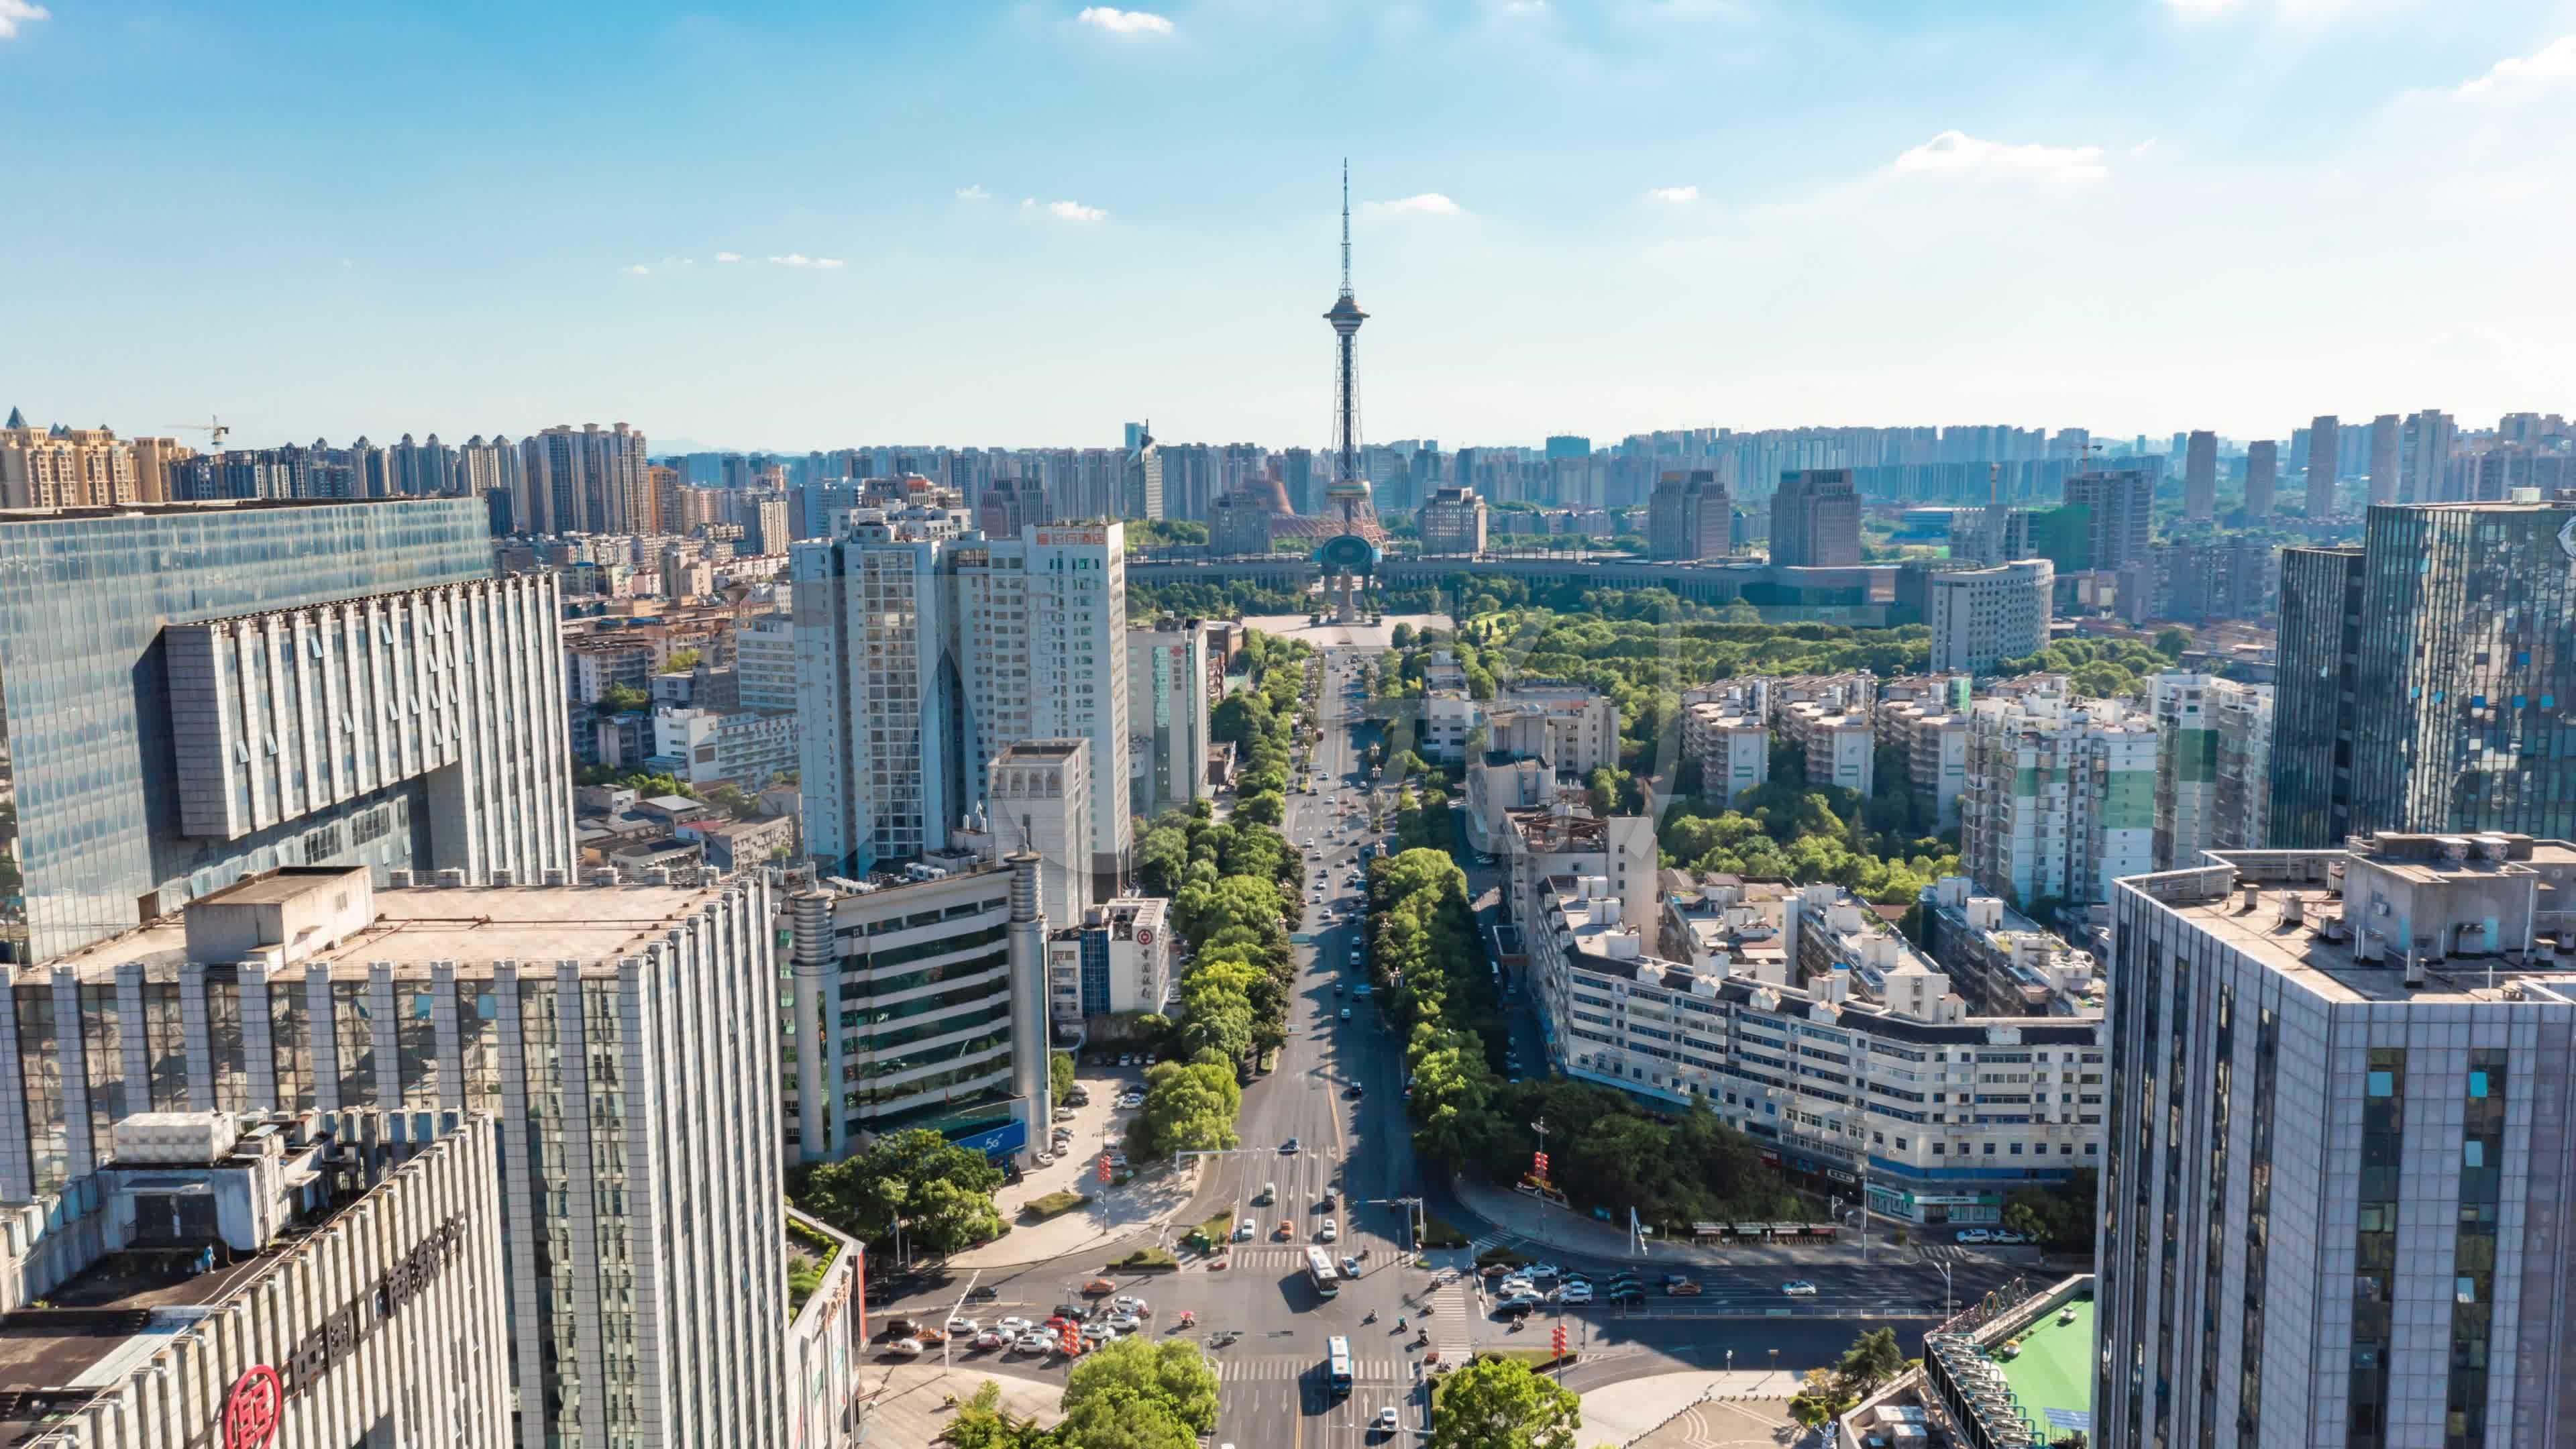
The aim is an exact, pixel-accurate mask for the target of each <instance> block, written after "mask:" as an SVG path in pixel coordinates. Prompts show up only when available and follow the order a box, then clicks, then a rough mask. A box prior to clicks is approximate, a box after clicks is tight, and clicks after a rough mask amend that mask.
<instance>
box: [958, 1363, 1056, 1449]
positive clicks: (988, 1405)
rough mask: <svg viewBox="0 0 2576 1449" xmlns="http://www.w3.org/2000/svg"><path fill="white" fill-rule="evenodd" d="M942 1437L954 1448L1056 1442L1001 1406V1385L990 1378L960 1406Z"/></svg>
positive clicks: (1028, 1447) (1033, 1448) (1035, 1446)
mask: <svg viewBox="0 0 2576 1449" xmlns="http://www.w3.org/2000/svg"><path fill="white" fill-rule="evenodd" d="M939 1437H940V1438H941V1439H942V1440H945V1441H946V1442H947V1443H948V1444H949V1445H950V1446H952V1449H1044V1446H1047V1445H1051V1444H1053V1443H1054V1442H1055V1437H1054V1436H1053V1435H1052V1434H1049V1433H1047V1432H1046V1431H1045V1430H1042V1429H1039V1428H1037V1427H1035V1426H1034V1425H1032V1424H1030V1423H1026V1422H1023V1421H1021V1420H1018V1419H1014V1418H1012V1417H1011V1414H1010V1411H1009V1410H1007V1409H1004V1408H1003V1407H1002V1386H1001V1385H1000V1384H998V1383H995V1382H994V1381H993V1380H991V1379H986V1380H985V1381H984V1384H983V1387H981V1388H979V1389H977V1390H975V1392H974V1394H973V1396H971V1397H970V1398H968V1399H967V1400H966V1402H964V1403H962V1404H959V1405H958V1406H957V1417H956V1418H954V1419H952V1420H950V1421H949V1424H948V1427H947V1429H946V1430H944V1431H942V1432H941V1434H940V1436H939Z"/></svg>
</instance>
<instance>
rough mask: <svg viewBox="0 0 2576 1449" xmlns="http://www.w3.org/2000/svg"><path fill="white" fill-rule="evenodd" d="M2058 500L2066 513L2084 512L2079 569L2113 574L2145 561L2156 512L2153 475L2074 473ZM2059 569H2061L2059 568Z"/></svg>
mask: <svg viewBox="0 0 2576 1449" xmlns="http://www.w3.org/2000/svg"><path fill="white" fill-rule="evenodd" d="M2061 498H2062V501H2063V504H2064V506H2065V507H2067V508H2070V509H2072V508H2080V509H2082V510H2084V512H2083V514H2082V524H2083V536H2084V542H2085V563H2084V567H2086V568H2092V569H2116V568H2121V567H2123V566H2125V565H2128V564H2132V563H2142V562H2144V561H2145V560H2146V557H2147V544H2148V542H2149V541H2150V539H2151V537H2152V530H2153V524H2154V520H2155V510H2156V475H2155V473H2154V471H2153V470H2152V469H2149V468H2142V467H2121V468H2106V469H2099V470H2096V471H2094V472H2090V473H2078V474H2076V475H2074V476H2073V477H2071V478H2069V479H2067V480H2066V487H2065V490H2064V492H2063V494H2062V495H2061ZM2059 566H2060V567H2064V566H2065V565H2064V564H2063V563H2062V562H2061V563H2060V565H2059Z"/></svg>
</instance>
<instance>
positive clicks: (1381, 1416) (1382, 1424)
mask: <svg viewBox="0 0 2576 1449" xmlns="http://www.w3.org/2000/svg"><path fill="white" fill-rule="evenodd" d="M1402 1422H1403V1421H1402V1420H1401V1419H1399V1418H1397V1417H1396V1412H1395V1409H1394V1407H1393V1406H1391V1405H1390V1406H1389V1407H1387V1408H1383V1409H1380V1410H1378V1411H1377V1419H1376V1420H1375V1422H1374V1423H1372V1424H1371V1425H1370V1427H1371V1428H1374V1429H1377V1430H1379V1431H1380V1432H1382V1433H1387V1434H1392V1433H1394V1432H1395V1431H1396V1428H1397V1426H1398V1425H1399V1424H1401V1423H1402Z"/></svg>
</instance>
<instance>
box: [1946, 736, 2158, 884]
mask: <svg viewBox="0 0 2576 1449" xmlns="http://www.w3.org/2000/svg"><path fill="white" fill-rule="evenodd" d="M2155 801H2156V731H2155V725H2154V721H2153V720H2152V719H2150V718H2147V717H2145V716H2142V715H2140V714H2138V713H2137V712H2136V711H2135V710H2134V709H2132V708H2131V707H2129V706H2127V705H2125V704H2122V703H2120V702H2119V701H2116V700H2107V699H2082V698H2073V697H2069V696H2066V695H2063V694H2057V693H2052V692H2033V693H2029V694H2025V695H2019V696H2012V697H2004V698H1995V699H1980V700H1977V701H1975V702H1974V703H1972V704H1971V705H1970V706H1969V707H1968V787H1967V790H1966V792H1965V793H1964V794H1963V795H1962V796H1961V797H1960V817H1961V827H1960V836H1961V842H1962V848H1961V850H1960V857H1961V864H1962V865H1963V866H1964V867H1965V868H1966V870H1967V872H1968V874H1969V875H1970V876H1972V877H1974V878H1975V880H1976V882H1977V885H1978V887H1979V888H1980V889H1982V890H1985V891H1987V892H1990V893H1992V894H1994V895H1998V896H2001V897H2003V898H2004V899H2005V900H2006V901H2009V902H2011V903H2012V904H2013V905H2015V906H2017V907H2020V908H2022V909H2029V908H2031V907H2032V906H2033V905H2034V904H2035V903H2036V902H2039V901H2042V900H2057V901H2069V902H2073V903H2075V904H2078V905H2083V904H2089V903H2092V902H2095V901H2103V900H2108V899H2109V898H2110V892H2111V883H2112V882H2113V881H2115V880H2118V879H2119V878H2120V877H2122V876H2124V875H2136V874H2139V873H2140V872H2142V871H2144V870H2146V869H2147V867H2148V865H2149V863H2150V862H2151V861H2152V860H2153V859H2154V851H2155V826H2156V804H2155Z"/></svg>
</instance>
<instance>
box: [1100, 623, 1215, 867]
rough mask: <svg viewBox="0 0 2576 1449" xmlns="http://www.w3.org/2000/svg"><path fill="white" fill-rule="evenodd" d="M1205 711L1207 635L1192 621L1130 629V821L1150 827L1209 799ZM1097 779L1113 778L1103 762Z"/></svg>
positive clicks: (1206, 695)
mask: <svg viewBox="0 0 2576 1449" xmlns="http://www.w3.org/2000/svg"><path fill="white" fill-rule="evenodd" d="M1208 711H1209V703H1208V645H1207V629H1206V627H1205V626H1204V625H1202V624H1201V623H1200V622H1199V621H1198V620H1196V619H1190V620H1184V621H1178V622H1177V623H1176V624H1175V626H1174V627H1172V628H1169V629H1129V630H1128V631H1127V726H1128V728H1129V729H1130V730H1132V731H1134V734H1133V735H1132V736H1131V737H1130V744H1129V750H1130V757H1129V759H1128V761H1127V765H1128V769H1129V776H1128V794H1129V799H1128V812H1129V815H1130V818H1131V819H1133V820H1139V821H1151V820H1152V819H1154V817H1156V816H1158V815H1161V814H1162V813H1163V812H1165V811H1167V810H1186V809H1188V808H1189V807H1190V804H1191V802H1193V801H1196V800H1201V799H1204V798H1206V797H1207V794H1208V785H1207V773H1208V770H1207V754H1208ZM1101 773H1102V775H1103V777H1104V778H1112V777H1111V776H1110V773H1109V769H1108V766H1107V764H1106V763H1105V762H1104V763H1103V766H1102V770H1101ZM1131 828H1132V827H1131Z"/></svg>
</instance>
